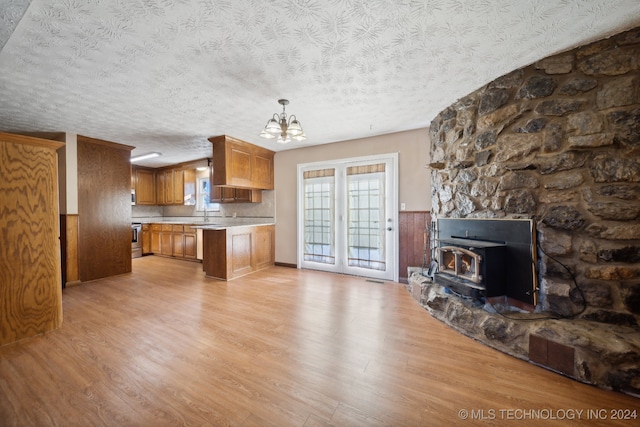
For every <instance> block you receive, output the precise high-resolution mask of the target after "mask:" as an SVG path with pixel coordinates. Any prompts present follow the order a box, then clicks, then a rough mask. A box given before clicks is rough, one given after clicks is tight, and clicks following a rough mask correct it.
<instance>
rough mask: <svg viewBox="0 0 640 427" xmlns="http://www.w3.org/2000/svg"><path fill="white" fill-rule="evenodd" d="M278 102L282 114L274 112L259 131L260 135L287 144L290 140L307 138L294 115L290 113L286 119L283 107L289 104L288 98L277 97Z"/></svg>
mask: <svg viewBox="0 0 640 427" xmlns="http://www.w3.org/2000/svg"><path fill="white" fill-rule="evenodd" d="M278 104H280V105H282V114H277V113H276V114H274V115H273V117H272V118H271V119H269V121H268V122H267V125H266V126H265V127H264V129H262V132H260V136H261V137H263V138H267V139H274V138H278V139H276V142H277V143H278V144H287V143H289V142H291V140H296V141H304V140H305V139H307V136H306V135H305V134H304V131H303V130H302V126H300V122H299V121H298V119H297V118H296V116H294V115H293V114H292V115H291V116H289V120H287V113H286V112H285V111H284V109H285V106H286V105H288V104H289V100H287V99H278Z"/></svg>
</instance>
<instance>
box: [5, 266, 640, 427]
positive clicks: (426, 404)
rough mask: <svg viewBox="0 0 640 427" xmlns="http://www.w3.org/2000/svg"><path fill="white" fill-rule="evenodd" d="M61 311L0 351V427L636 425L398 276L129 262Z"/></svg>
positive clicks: (630, 404)
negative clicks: (461, 329)
mask: <svg viewBox="0 0 640 427" xmlns="http://www.w3.org/2000/svg"><path fill="white" fill-rule="evenodd" d="M63 305H64V321H63V325H62V327H61V328H60V329H58V330H56V331H53V332H49V333H47V334H44V335H41V336H37V337H34V338H29V339H26V340H23V341H20V342H18V343H14V344H10V345H7V346H4V347H0V395H1V396H0V425H2V426H48V425H59V426H94V425H96V426H97V425H108V426H174V425H190V426H201V425H212V426H217V425H234V426H271V425H273V426H307V427H309V426H329V425H335V426H382V425H392V426H445V425H461V426H471V425H522V426H524V425H540V426H567V425H569V426H570V425H574V426H582V425H599V426H601V425H620V426H635V425H638V424H639V423H640V421H639V420H638V419H636V420H622V421H614V420H612V415H615V414H616V413H613V412H611V410H625V409H628V410H633V409H636V410H637V409H638V408H639V407H640V399H636V398H633V397H630V396H626V395H623V394H620V393H616V392H611V391H605V390H600V389H597V388H595V387H592V386H588V385H584V384H580V383H577V382H575V381H573V380H570V379H567V378H565V377H562V376H560V375H558V374H555V373H552V372H549V371H546V370H544V369H542V368H539V367H536V366H533V365H530V364H528V363H526V362H523V361H521V360H517V359H514V358H512V357H510V356H507V355H504V354H502V353H499V352H497V351H495V350H492V349H489V348H487V347H485V346H483V345H481V344H479V343H477V342H475V341H473V340H471V339H469V338H467V337H464V336H462V335H460V334H458V333H457V332H455V331H453V330H451V329H449V328H448V327H447V326H445V325H443V324H442V323H440V322H439V321H437V320H435V319H433V318H432V317H430V316H429V314H428V313H427V312H426V311H425V310H424V309H423V308H421V307H420V306H419V305H418V304H417V303H416V302H415V301H414V300H413V299H412V298H411V297H410V295H409V293H408V292H407V291H406V290H405V288H404V286H403V285H401V284H397V283H385V284H379V283H372V282H368V281H366V280H365V279H363V278H358V277H349V276H343V275H335V274H329V273H322V272H314V271H300V270H295V269H291V268H284V267H273V268H270V269H267V270H264V271H261V272H258V273H255V274H253V275H250V276H246V277H245V278H240V279H237V280H234V281H230V282H223V281H216V280H212V279H205V278H204V277H203V273H202V266H201V264H197V263H192V262H187V261H179V260H172V259H167V258H158V257H144V258H138V259H134V260H133V273H131V274H126V275H122V276H118V277H113V278H109V279H102V280H98V281H95V282H90V283H85V284H83V285H81V286H77V287H73V288H68V289H66V290H65V291H64V294H63ZM464 411H468V412H464ZM482 411H483V412H482ZM563 411H566V412H563ZM572 411H584V412H582V413H580V412H572ZM588 411H591V413H590V414H589V412H588ZM595 411H598V412H595ZM465 414H467V415H468V417H469V418H468V419H465ZM595 414H597V415H598V417H599V418H600V419H595ZM619 414H621V415H622V414H623V413H622V412H620V413H619ZM536 416H540V417H542V418H544V419H538V420H535V419H534V420H533V421H532V420H531V419H530V417H536ZM527 417H529V419H528V420H527V419H524V420H523V419H522V418H527ZM567 417H572V418H574V419H573V420H572V419H567ZM481 418H482V419H481ZM547 418H555V419H547ZM562 418H564V419H562ZM604 418H606V419H604Z"/></svg>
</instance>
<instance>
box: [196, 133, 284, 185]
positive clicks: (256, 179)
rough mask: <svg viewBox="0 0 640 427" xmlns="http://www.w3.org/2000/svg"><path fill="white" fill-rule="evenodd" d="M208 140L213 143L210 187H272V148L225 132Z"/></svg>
mask: <svg viewBox="0 0 640 427" xmlns="http://www.w3.org/2000/svg"><path fill="white" fill-rule="evenodd" d="M209 141H211V143H212V144H213V158H212V160H213V169H212V172H211V185H212V186H220V185H221V186H225V187H234V188H246V189H255V190H273V185H274V184H273V157H274V155H275V153H274V152H273V151H271V150H267V149H266V148H262V147H258V146H257V145H253V144H249V143H248V142H245V141H241V140H239V139H236V138H232V137H230V136H227V135H221V136H215V137H211V138H209Z"/></svg>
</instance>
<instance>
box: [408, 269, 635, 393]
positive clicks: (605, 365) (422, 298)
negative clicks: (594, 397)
mask: <svg viewBox="0 0 640 427" xmlns="http://www.w3.org/2000/svg"><path fill="white" fill-rule="evenodd" d="M422 273H423V271H422V269H421V268H417V267H410V268H409V284H408V285H407V286H408V290H409V292H410V293H411V295H412V296H413V298H414V299H415V300H416V301H417V302H418V303H419V304H420V305H422V306H423V307H424V308H425V309H426V310H427V311H428V312H429V313H430V314H431V315H432V316H433V317H435V318H436V319H439V320H441V321H442V322H444V323H446V324H448V325H449V326H451V327H452V328H453V329H455V330H457V331H458V332H460V333H462V334H464V335H466V336H469V337H471V338H473V339H475V340H477V341H479V342H482V343H483V344H485V345H487V346H489V347H492V348H495V349H496V350H499V351H502V352H503V353H506V354H509V355H511V356H514V357H517V358H519V359H523V360H526V361H529V362H531V363H534V364H537V365H540V366H542V367H544V368H547V369H550V370H553V371H555V372H558V373H560V374H563V375H566V376H568V377H571V378H573V379H575V380H578V381H580V382H584V383H587V384H593V385H596V386H598V387H602V388H607V389H613V390H617V391H621V392H624V393H627V394H630V395H633V396H636V397H640V332H638V331H637V330H636V329H635V328H632V327H629V326H620V325H611V324H605V323H601V322H593V321H588V320H573V319H545V320H532V319H540V318H543V317H545V315H544V314H535V313H534V314H529V313H522V312H515V311H513V312H511V311H508V308H506V309H504V308H500V307H498V309H499V310H500V311H501V313H500V314H498V313H496V312H494V311H491V310H487V309H486V308H485V307H484V306H483V305H479V304H478V303H476V302H473V301H471V300H469V299H463V298H460V297H458V296H457V295H453V294H451V293H449V292H447V290H446V289H445V288H443V287H442V286H439V285H437V284H436V283H434V282H433V281H432V280H431V279H430V278H428V277H425V276H424V275H423V274H422Z"/></svg>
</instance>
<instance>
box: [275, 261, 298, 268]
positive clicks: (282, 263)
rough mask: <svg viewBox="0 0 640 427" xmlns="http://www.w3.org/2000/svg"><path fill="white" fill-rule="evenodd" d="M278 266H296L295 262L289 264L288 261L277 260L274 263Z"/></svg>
mask: <svg viewBox="0 0 640 427" xmlns="http://www.w3.org/2000/svg"><path fill="white" fill-rule="evenodd" d="M275 265H277V266H278V267H288V268H298V266H297V265H296V264H290V263H288V262H277V261H276V263H275Z"/></svg>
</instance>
